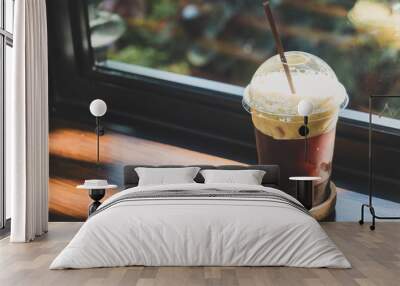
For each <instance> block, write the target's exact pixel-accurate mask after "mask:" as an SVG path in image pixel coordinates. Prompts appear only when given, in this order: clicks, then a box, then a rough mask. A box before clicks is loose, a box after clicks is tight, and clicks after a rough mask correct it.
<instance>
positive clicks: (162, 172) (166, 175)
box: [135, 167, 200, 186]
mask: <svg viewBox="0 0 400 286" xmlns="http://www.w3.org/2000/svg"><path fill="white" fill-rule="evenodd" d="M199 170H200V168H199V167H183V168H146V167H137V168H135V171H136V173H137V174H138V176H139V184H138V185H139V186H150V185H168V184H187V183H195V181H194V180H193V179H194V178H195V177H196V176H197V173H198V172H199Z"/></svg>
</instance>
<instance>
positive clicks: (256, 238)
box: [50, 165, 351, 269]
mask: <svg viewBox="0 0 400 286" xmlns="http://www.w3.org/2000/svg"><path fill="white" fill-rule="evenodd" d="M136 167H138V166H131V165H130V166H126V167H125V168H124V184H125V190H123V191H121V192H119V193H117V194H115V195H113V196H112V197H110V198H108V199H107V200H106V201H104V202H103V204H102V205H101V206H100V207H99V209H98V210H97V211H96V212H95V213H94V214H93V215H92V216H91V217H90V218H89V219H88V220H87V221H86V222H85V223H84V224H83V226H82V227H81V229H80V230H79V231H78V233H77V234H76V235H75V237H74V238H73V239H72V241H71V242H70V243H69V244H68V245H67V246H66V247H65V249H64V250H63V251H62V252H61V253H60V254H59V255H58V256H57V257H56V258H55V260H54V261H53V262H52V264H51V265H50V269H69V268H93V267H119V266H133V265H144V266H291V267H308V268H315V267H330V268H350V267H351V266H350V263H349V262H348V260H347V259H346V258H345V256H344V255H343V253H342V252H341V251H340V250H339V249H338V248H337V247H336V245H335V244H334V243H333V242H332V241H331V239H330V238H329V237H328V236H327V234H326V233H325V232H324V230H323V229H322V228H321V226H320V225H319V224H318V222H317V221H316V220H315V219H314V218H313V217H312V216H311V215H310V214H309V213H308V211H307V210H306V209H305V208H304V207H303V206H302V205H301V204H300V203H299V202H298V201H297V200H295V199H294V198H293V197H291V196H290V195H288V194H285V193H284V192H282V191H280V190H279V167H278V166H271V165H269V166H263V165H256V166H219V167H215V166H198V167H200V168H201V169H223V170H232V169H242V170H243V169H250V170H252V169H258V170H264V171H265V175H264V176H263V177H262V182H261V183H262V184H261V185H244V184H234V183H232V184H219V183H213V184H205V183H204V178H203V177H202V175H201V174H200V173H199V174H198V175H197V176H196V177H195V179H194V180H195V183H186V184H169V185H153V186H138V181H139V177H138V174H137V172H136V171H135V169H136ZM146 167H149V166H146ZM152 167H154V166H152ZM162 167H182V166H162Z"/></svg>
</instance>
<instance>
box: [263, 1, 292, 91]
mask: <svg viewBox="0 0 400 286" xmlns="http://www.w3.org/2000/svg"><path fill="white" fill-rule="evenodd" d="M263 5H264V11H265V15H267V18H268V22H269V24H270V26H271V31H272V35H273V36H274V39H275V44H276V50H277V51H278V54H279V56H280V58H281V62H282V64H283V68H284V70H285V74H286V78H287V80H288V82H289V87H290V90H291V92H292V94H294V93H296V90H295V89H294V85H293V79H292V75H291V74H290V70H289V66H288V63H287V60H286V57H285V50H284V49H283V45H282V41H281V38H280V37H279V33H278V29H277V28H276V24H275V20H274V16H273V15H272V11H271V7H269V1H265V2H264V3H263Z"/></svg>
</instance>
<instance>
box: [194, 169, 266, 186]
mask: <svg viewBox="0 0 400 286" xmlns="http://www.w3.org/2000/svg"><path fill="white" fill-rule="evenodd" d="M200 173H201V174H202V176H203V177H204V183H205V184H213V183H219V184H221V183H222V184H245V185H261V183H262V179H263V178H264V175H265V171H262V170H202V171H201V172H200Z"/></svg>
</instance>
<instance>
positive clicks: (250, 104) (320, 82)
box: [243, 51, 348, 205]
mask: <svg viewBox="0 0 400 286" xmlns="http://www.w3.org/2000/svg"><path fill="white" fill-rule="evenodd" d="M285 56H286V59H287V62H288V66H289V69H290V73H291V76H292V79H293V83H294V87H295V91H296V92H295V93H294V94H293V93H292V92H291V91H290V88H289V85H288V81H287V78H286V75H285V72H284V69H283V64H282V62H281V61H280V58H279V57H278V56H274V57H272V58H270V59H268V60H267V61H266V62H264V63H263V64H262V65H261V66H260V67H259V68H258V70H257V71H256V73H255V74H254V76H253V78H252V80H251V82H250V84H249V85H248V86H247V87H246V89H245V94H244V97H243V106H244V107H245V108H246V110H248V111H249V112H250V113H251V117H252V122H253V125H254V127H255V136H256V144H257V155H258V161H259V164H278V165H280V168H281V187H282V189H283V190H284V191H286V192H288V193H290V194H292V195H295V186H293V185H292V184H291V183H290V181H289V177H291V176H316V177H321V180H320V181H318V182H317V183H316V185H315V190H314V203H313V204H314V205H318V204H320V203H321V202H323V201H325V200H326V199H327V197H328V196H329V188H327V186H328V185H329V184H328V183H329V180H330V176H331V172H332V159H333V151H334V145H335V134H336V124H337V120H338V115H339V111H340V109H342V108H345V107H346V106H347V103H348V95H347V93H346V90H345V88H344V87H343V85H342V84H341V83H340V82H339V81H338V79H337V77H336V75H335V73H334V72H333V70H332V69H331V68H330V67H329V66H328V64H327V63H325V62H324V61H323V60H321V59H320V58H318V57H316V56H314V55H311V54H308V53H304V52H297V51H291V52H286V53H285ZM302 100H307V101H308V102H310V103H312V106H313V108H312V112H311V113H310V114H309V116H308V125H307V126H308V129H309V134H308V135H307V141H306V140H305V137H304V136H302V135H301V132H300V131H299V130H300V128H301V127H302V126H304V117H303V116H300V115H299V114H298V104H299V102H300V101H302ZM306 142H307V143H306ZM306 144H307V147H306ZM306 148H307V151H306Z"/></svg>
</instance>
